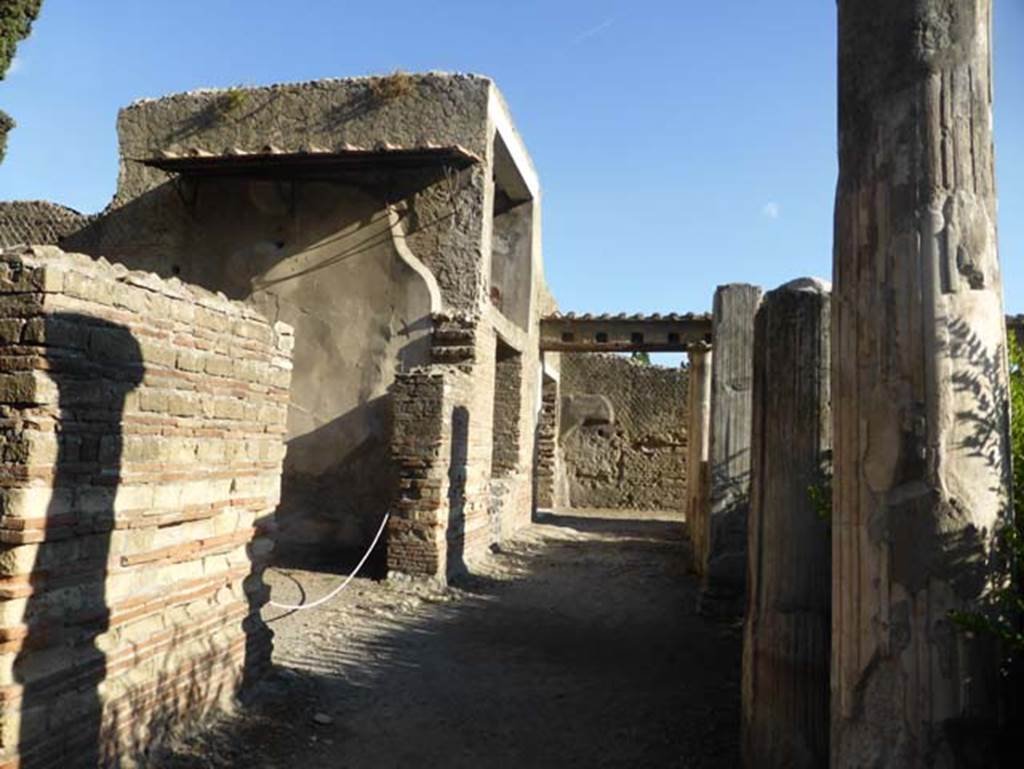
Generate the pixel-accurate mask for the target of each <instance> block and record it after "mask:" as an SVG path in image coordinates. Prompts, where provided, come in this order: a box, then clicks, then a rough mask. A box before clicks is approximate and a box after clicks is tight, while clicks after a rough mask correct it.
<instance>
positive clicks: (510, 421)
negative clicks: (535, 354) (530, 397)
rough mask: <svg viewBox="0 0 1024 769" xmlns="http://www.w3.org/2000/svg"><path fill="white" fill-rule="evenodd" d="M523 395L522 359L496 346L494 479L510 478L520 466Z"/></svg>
mask: <svg viewBox="0 0 1024 769" xmlns="http://www.w3.org/2000/svg"><path fill="white" fill-rule="evenodd" d="M522 391H523V356H522V355H520V354H519V353H517V352H516V351H515V350H512V349H510V348H508V347H505V346H504V345H502V344H501V343H499V344H498V349H497V356H496V359H495V362H494V420H493V425H494V433H493V436H494V437H493V441H494V450H493V454H492V456H491V468H492V475H494V476H495V477H503V476H507V475H510V474H512V473H513V472H515V470H516V466H517V465H518V464H519V443H520V436H519V427H520V419H519V415H520V411H521V409H522V404H523V392H522Z"/></svg>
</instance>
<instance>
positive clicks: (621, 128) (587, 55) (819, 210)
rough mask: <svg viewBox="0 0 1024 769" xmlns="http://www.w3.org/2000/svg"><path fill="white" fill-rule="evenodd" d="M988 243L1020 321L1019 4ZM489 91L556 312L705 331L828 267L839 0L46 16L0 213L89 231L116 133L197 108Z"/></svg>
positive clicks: (9, 104) (134, 6) (31, 61)
mask: <svg viewBox="0 0 1024 769" xmlns="http://www.w3.org/2000/svg"><path fill="white" fill-rule="evenodd" d="M996 5H997V16H996V77H997V83H996V86H997V95H996V98H997V105H996V123H997V126H996V127H997V136H996V141H997V153H998V171H999V184H1000V238H1001V247H1002V262H1003V267H1004V274H1005V288H1006V300H1007V307H1008V309H1009V310H1011V311H1013V312H1024V77H1022V74H1024V2H1021V1H1020V0H996ZM395 69H404V70H408V71H417V70H431V69H434V70H448V71H472V72H480V73H484V74H488V75H490V76H492V77H494V78H495V79H496V80H497V82H498V84H499V86H500V87H501V89H502V90H503V92H504V93H505V96H506V98H507V100H508V102H509V104H510V105H511V108H512V111H513V114H514V116H515V119H516V122H517V124H518V126H519V128H520V130H521V132H522V134H523V136H524V138H525V140H526V142H527V145H528V147H529V148H530V151H531V153H532V155H533V158H534V161H535V163H536V164H537V167H538V169H539V172H540V175H541V181H542V184H543V188H544V247H545V260H546V265H547V273H548V278H549V281H550V282H551V284H552V286H553V288H554V290H555V293H556V295H557V296H558V298H559V301H560V303H561V305H562V307H563V308H565V309H571V310H594V311H627V310H628V311H649V312H655V311H663V312H665V311H672V310H679V311H684V310H703V309H707V308H708V307H709V305H710V297H711V294H712V292H713V290H714V287H715V286H716V285H717V284H719V283H726V282H730V281H748V282H753V283H759V284H762V285H764V286H766V287H773V286H775V285H777V284H779V283H782V282H784V281H786V280H788V279H790V278H793V277H796V276H799V275H806V274H817V275H827V274H828V273H829V271H830V269H831V247H832V246H831V243H832V204H833V195H834V185H835V175H836V160H835V2H834V0H786V2H782V3H780V2H768V0H716V2H712V3H709V2H706V0H700V1H698V0H674V2H668V1H667V0H666V1H659V2H653V1H647V2H644V1H643V0H633V1H632V2H619V1H617V0H591V1H590V2H576V1H575V0H572V1H567V0H544V1H543V2H542V1H539V0H516V2H504V1H502V2H498V1H497V0H446V1H445V2H436V1H435V2H429V0H419V1H418V2H408V0H390V2H388V3H386V4H377V3H366V2H359V3H355V2H349V1H348V0H293V1H292V2H288V3H286V2H282V1H281V0H276V1H275V2H269V1H268V0H201V1H200V0H146V1H145V2H139V0H100V1H99V2H96V1H93V2H82V1H81V0H45V1H44V6H43V14H42V16H41V17H40V19H39V21H38V23H37V24H36V27H35V30H34V33H33V36H32V37H31V38H30V39H29V40H28V41H26V42H25V43H24V44H23V45H22V47H21V48H20V49H19V54H18V59H17V63H16V66H15V68H14V71H13V72H11V73H9V74H8V77H7V80H6V81H5V82H3V83H0V105H2V106H3V108H4V109H6V110H7V111H8V112H9V113H11V114H12V115H13V116H14V117H15V118H16V119H17V120H18V122H19V124H20V126H19V129H18V130H17V131H16V132H15V133H14V134H13V135H12V137H11V143H10V148H9V152H8V160H7V162H6V163H4V164H3V165H0V199H36V198H42V199H50V200H55V201H58V202H62V203H65V204H67V205H70V206H72V207H75V208H78V209H79V210H82V211H87V212H92V211H97V210H99V209H101V208H102V207H103V206H104V205H105V204H106V203H107V202H108V200H109V199H110V197H111V195H112V194H113V190H114V183H115V179H116V175H117V156H116V137H115V134H114V120H115V116H116V113H117V109H118V108H119V107H120V106H123V105H125V104H127V103H129V102H131V101H133V100H134V99H137V98H141V97H152V96H160V95H163V94H166V93H171V92H175V91H181V90H187V89H192V88H197V87H202V86H231V85H237V84H263V83H271V82H282V81H296V80H308V79H313V78H319V77H328V76H345V75H361V74H372V73H382V72H389V71H392V70H395Z"/></svg>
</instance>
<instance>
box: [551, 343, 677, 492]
mask: <svg viewBox="0 0 1024 769" xmlns="http://www.w3.org/2000/svg"><path fill="white" fill-rule="evenodd" d="M686 381H687V380H686V371H685V370H683V369H675V368H665V367H661V366H645V365H640V364H637V363H634V362H632V361H630V360H629V359H627V358H624V357H621V356H617V355H600V354H589V355H563V356H562V367H561V394H562V395H563V396H571V395H583V394H594V395H602V396H604V397H606V398H607V399H608V401H609V402H610V403H611V405H612V409H613V411H614V414H615V418H614V424H612V425H592V426H587V425H584V426H582V427H579V428H578V429H575V430H573V431H571V432H570V433H568V434H566V435H564V436H562V440H561V459H562V462H563V466H564V472H565V474H566V476H567V479H568V493H569V501H570V504H571V506H573V507H586V508H607V509H640V510H679V511H683V510H684V509H685V497H686V408H687V404H686Z"/></svg>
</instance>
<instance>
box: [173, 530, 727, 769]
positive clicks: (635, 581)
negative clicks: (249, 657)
mask: <svg viewBox="0 0 1024 769" xmlns="http://www.w3.org/2000/svg"><path fill="white" fill-rule="evenodd" d="M687 560H688V554H687V551H686V547H685V543H684V541H683V538H682V533H681V527H680V526H679V524H676V523H672V522H671V521H670V520H669V519H667V518H664V517H660V518H659V517H658V516H654V515H648V516H645V517H644V518H643V519H642V520H636V519H634V520H629V519H626V518H621V517H617V516H615V515H614V514H612V513H594V514H592V515H590V516H586V517H584V516H577V515H574V516H572V517H569V516H551V517H548V518H547V519H546V522H545V523H544V524H540V525H535V526H533V527H531V528H530V530H529V531H528V532H526V533H525V534H524V535H522V536H520V537H519V538H518V539H517V540H515V541H514V542H511V543H508V544H507V545H506V546H505V547H504V549H503V552H501V553H499V554H497V555H495V556H493V557H492V558H490V559H488V563H487V564H486V565H484V566H483V567H482V568H481V573H480V574H478V575H476V576H474V577H471V578H468V579H467V580H465V581H464V582H462V583H461V584H460V586H459V587H457V588H450V589H447V590H440V589H436V588H427V587H425V586H422V585H416V584H412V583H394V582H393V583H375V582H370V581H368V580H357V581H356V582H354V583H353V584H352V585H351V586H350V588H349V589H348V591H346V592H345V593H343V594H342V595H341V596H339V597H338V598H337V599H336V600H335V601H333V602H331V603H330V604H327V605H325V606H324V607H322V608H320V609H316V610H313V611H310V612H302V613H293V614H290V615H287V616H283V617H282V616H280V615H281V612H280V611H277V610H268V611H267V613H266V618H267V620H268V621H269V622H270V623H271V627H273V628H274V631H275V633H276V634H277V635H276V641H275V644H276V646H275V649H276V650H275V662H276V663H277V665H278V671H277V673H276V674H275V675H274V676H273V678H272V679H271V680H269V681H267V683H266V684H265V685H263V686H262V687H261V690H260V692H259V696H258V698H257V701H256V702H255V703H254V704H253V705H252V706H251V707H250V708H248V709H247V710H246V711H245V712H244V713H243V714H239V715H235V716H229V717H224V718H222V719H219V720H218V721H217V722H216V723H214V724H213V725H212V726H211V728H210V729H209V730H207V731H206V732H205V733H203V734H200V735H196V736H193V737H192V738H190V739H189V740H187V741H182V742H179V743H178V744H176V745H174V746H172V747H171V748H170V749H169V750H168V752H166V753H164V754H163V755H161V756H160V757H159V759H158V760H157V765H158V766H160V767H161V769H184V767H217V768H218V769H219V768H220V767H242V766H244V767H265V768H269V767H280V768H282V769H283V768H284V767H304V768H305V769H327V768H328V767H330V768H331V769H341V768H342V767H343V768H345V769H370V768H371V767H372V768H373V769H405V767H409V768H410V769H412V768H413V767H415V768H416V769H421V768H426V769H430V768H432V767H445V768H446V769H448V768H450V767H474V769H490V768H492V767H493V768H496V769H504V768H505V767H516V769H533V768H534V767H631V768H635V767H688V768H692V769H711V768H712V767H715V768H717V767H722V768H723V769H725V768H729V769H732V767H735V766H737V765H738V758H737V733H738V683H739V682H738V679H739V653H740V652H739V631H738V628H737V627H736V626H735V625H723V624H715V623H710V622H708V621H706V620H704V619H702V618H700V617H697V616H696V615H695V614H694V612H693V605H694V597H695V596H694V591H695V583H694V578H693V577H692V576H689V575H687V574H686V571H685V564H686V562H687ZM293 580H297V581H298V582H299V583H301V584H302V586H303V587H304V588H305V590H306V591H307V593H308V594H309V595H310V596H311V597H314V598H315V597H318V596H320V595H322V594H323V593H324V592H326V591H327V590H329V589H330V588H331V587H332V586H333V585H335V584H337V577H335V576H333V575H320V574H313V573H310V572H297V571H290V572H288V573H287V574H285V573H281V572H276V573H275V574H274V575H273V576H272V577H271V583H272V585H273V590H274V596H275V598H276V599H277V600H281V601H291V600H294V599H297V598H298V597H299V596H300V593H299V591H298V589H297V587H296V585H295V582H294V581H293ZM317 718H319V720H320V721H329V723H317Z"/></svg>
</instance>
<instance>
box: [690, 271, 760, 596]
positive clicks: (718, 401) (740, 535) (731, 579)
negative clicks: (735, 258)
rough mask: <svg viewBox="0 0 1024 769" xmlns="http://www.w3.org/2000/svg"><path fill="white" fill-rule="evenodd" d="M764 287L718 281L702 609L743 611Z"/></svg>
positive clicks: (715, 308) (714, 323) (714, 322)
mask: <svg viewBox="0 0 1024 769" xmlns="http://www.w3.org/2000/svg"><path fill="white" fill-rule="evenodd" d="M760 302H761V289H760V288H759V287H757V286H751V285H747V284H745V283H732V284H729V285H727V286H719V288H718V290H717V291H715V303H714V311H713V314H712V331H711V335H712V344H713V345H714V349H715V356H714V361H713V363H712V366H711V458H710V460H709V465H710V484H711V529H710V531H711V535H710V542H709V544H708V551H707V559H706V571H705V573H704V580H703V584H702V590H701V596H700V610H701V612H702V613H704V614H711V615H740V614H742V613H743V606H744V594H745V592H746V572H747V512H748V511H749V509H750V426H751V422H750V414H751V412H750V408H751V400H750V394H751V382H752V379H753V366H754V359H753V354H754V352H753V350H754V345H753V342H754V313H755V312H757V306H758V304H760Z"/></svg>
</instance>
